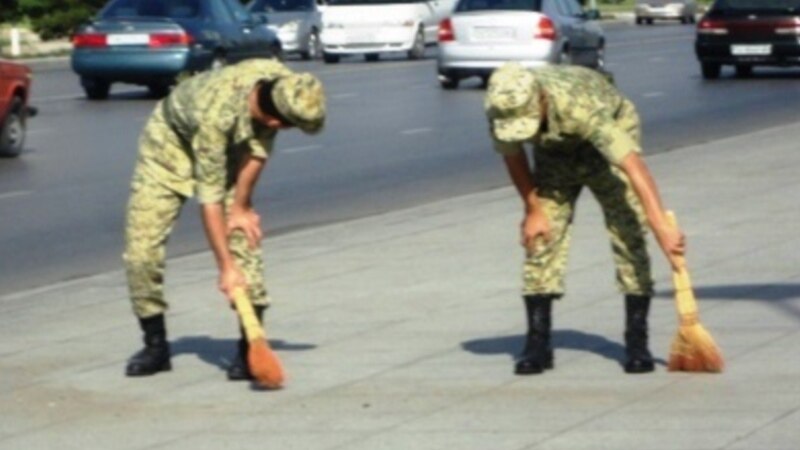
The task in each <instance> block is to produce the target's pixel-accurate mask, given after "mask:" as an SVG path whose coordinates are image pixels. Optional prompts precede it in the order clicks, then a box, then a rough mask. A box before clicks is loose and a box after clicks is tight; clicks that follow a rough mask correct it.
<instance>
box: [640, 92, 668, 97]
mask: <svg viewBox="0 0 800 450" xmlns="http://www.w3.org/2000/svg"><path fill="white" fill-rule="evenodd" d="M663 96H664V93H663V92H648V93H646V94H642V97H644V98H656V97H663Z"/></svg>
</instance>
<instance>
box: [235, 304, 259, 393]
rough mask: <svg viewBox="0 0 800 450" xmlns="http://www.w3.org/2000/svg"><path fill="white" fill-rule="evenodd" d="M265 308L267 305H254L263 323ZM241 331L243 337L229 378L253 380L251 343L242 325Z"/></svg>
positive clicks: (237, 347)
mask: <svg viewBox="0 0 800 450" xmlns="http://www.w3.org/2000/svg"><path fill="white" fill-rule="evenodd" d="M265 309H267V308H266V306H258V305H255V306H253V310H255V312H256V317H258V321H259V322H261V323H263V317H264V310H265ZM239 333H240V335H241V337H240V338H239V341H237V342H236V356H234V357H233V359H232V360H231V365H230V366H228V379H229V380H231V381H241V380H252V379H253V374H251V373H250V366H248V365H247V350H248V349H249V345H248V344H247V336H246V335H245V333H244V328H242V327H241V326H240V327H239Z"/></svg>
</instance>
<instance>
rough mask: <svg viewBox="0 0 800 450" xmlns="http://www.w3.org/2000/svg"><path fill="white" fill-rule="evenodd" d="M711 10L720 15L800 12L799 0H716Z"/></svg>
mask: <svg viewBox="0 0 800 450" xmlns="http://www.w3.org/2000/svg"><path fill="white" fill-rule="evenodd" d="M713 12H714V13H716V14H722V15H742V14H762V15H783V14H797V13H798V12H800V0H717V2H716V3H715V4H714V8H713Z"/></svg>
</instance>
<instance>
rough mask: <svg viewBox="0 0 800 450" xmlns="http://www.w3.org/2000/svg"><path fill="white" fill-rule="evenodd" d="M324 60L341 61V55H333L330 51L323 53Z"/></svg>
mask: <svg viewBox="0 0 800 450" xmlns="http://www.w3.org/2000/svg"><path fill="white" fill-rule="evenodd" d="M322 60H323V61H325V64H336V63H338V62H339V55H332V54H330V53H325V52H323V53H322Z"/></svg>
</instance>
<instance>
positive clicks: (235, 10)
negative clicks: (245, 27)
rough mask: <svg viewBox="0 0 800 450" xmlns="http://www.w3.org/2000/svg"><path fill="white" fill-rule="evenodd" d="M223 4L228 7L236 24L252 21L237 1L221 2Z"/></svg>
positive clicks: (225, 0)
mask: <svg viewBox="0 0 800 450" xmlns="http://www.w3.org/2000/svg"><path fill="white" fill-rule="evenodd" d="M222 2H223V3H225V5H226V6H227V7H228V9H229V10H230V11H231V14H232V15H233V18H234V19H236V21H237V22H249V21H251V20H252V16H250V13H249V12H247V10H246V9H244V6H242V4H241V3H239V0H236V1H231V0H222Z"/></svg>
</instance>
